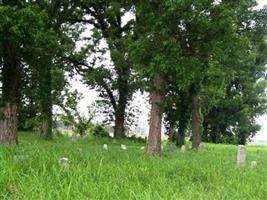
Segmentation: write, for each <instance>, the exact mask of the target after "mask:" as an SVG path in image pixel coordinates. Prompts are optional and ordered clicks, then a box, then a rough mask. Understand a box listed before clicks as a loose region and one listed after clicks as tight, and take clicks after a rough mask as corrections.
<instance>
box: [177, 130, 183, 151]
mask: <svg viewBox="0 0 267 200" xmlns="http://www.w3.org/2000/svg"><path fill="white" fill-rule="evenodd" d="M176 145H177V146H178V147H179V148H181V147H182V146H183V145H185V135H184V133H180V132H178V134H177V138H176Z"/></svg>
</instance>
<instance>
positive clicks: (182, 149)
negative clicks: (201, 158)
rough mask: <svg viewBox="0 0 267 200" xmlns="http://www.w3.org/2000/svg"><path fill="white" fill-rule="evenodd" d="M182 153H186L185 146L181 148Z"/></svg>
mask: <svg viewBox="0 0 267 200" xmlns="http://www.w3.org/2000/svg"><path fill="white" fill-rule="evenodd" d="M181 152H182V153H184V152H185V145H183V146H182V147H181Z"/></svg>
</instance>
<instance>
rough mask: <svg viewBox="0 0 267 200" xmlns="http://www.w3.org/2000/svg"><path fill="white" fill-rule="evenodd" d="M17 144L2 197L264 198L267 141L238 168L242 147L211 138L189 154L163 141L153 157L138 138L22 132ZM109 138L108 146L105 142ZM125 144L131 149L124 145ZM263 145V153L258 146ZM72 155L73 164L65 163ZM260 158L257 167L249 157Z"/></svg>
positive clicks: (3, 150)
mask: <svg viewBox="0 0 267 200" xmlns="http://www.w3.org/2000/svg"><path fill="white" fill-rule="evenodd" d="M19 140H20V144H19V145H18V146H12V147H8V146H2V147H0V170H1V171H0V199H1V200H4V199H11V200H13V199H27V200H31V199H34V200H50V199H51V200H52V199H53V200H56V199H62V200H63V199H64V200H68V199H69V200H76V199H77V200H79V199H82V200H84V199H118V200H126V199H142V200H143V199H151V200H154V199H168V200H171V199H173V200H176V199H205V200H208V199H212V200H214V199H234V200H237V199H242V200H244V199H266V197H267V167H266V166H267V148H266V147H264V146H249V147H248V152H247V153H248V155H247V165H246V166H244V167H242V168H236V166H235V159H236V146H232V145H212V144H206V145H205V149H204V150H203V151H202V152H198V153H196V152H194V151H189V150H187V151H186V152H185V153H184V154H183V153H181V152H180V151H178V149H177V150H175V151H174V152H170V151H168V148H165V151H164V152H163V155H162V156H161V157H160V158H158V157H151V158H148V157H147V156H146V155H144V153H143V150H141V149H140V147H141V146H143V145H144V144H142V143H136V142H133V141H126V140H123V141H118V140H117V141H110V140H108V139H98V140H97V139H95V138H86V139H79V140H78V141H77V142H75V143H74V142H71V140H70V139H69V138H66V137H59V138H55V139H54V140H53V141H49V142H47V141H42V140H41V139H39V138H38V136H37V135H36V134H33V133H20V135H19ZM104 143H107V144H108V147H109V150H108V151H106V150H104V149H103V144H104ZM122 143H123V144H126V145H127V146H128V150H127V151H124V150H122V149H121V148H120V144H122ZM258 149H260V152H259V153H257V150H258ZM61 157H67V158H69V160H70V167H69V170H65V169H64V168H62V167H61V165H60V164H59V162H58V161H59V159H60V158H61ZM252 160H256V161H257V163H258V165H257V167H256V168H255V169H252V168H250V162H251V161H252Z"/></svg>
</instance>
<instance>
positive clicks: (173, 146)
mask: <svg viewBox="0 0 267 200" xmlns="http://www.w3.org/2000/svg"><path fill="white" fill-rule="evenodd" d="M174 150H175V145H174V144H173V143H171V144H169V151H171V152H173V151H174Z"/></svg>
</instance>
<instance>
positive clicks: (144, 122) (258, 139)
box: [71, 0, 267, 144]
mask: <svg viewBox="0 0 267 200" xmlns="http://www.w3.org/2000/svg"><path fill="white" fill-rule="evenodd" d="M257 2H258V8H261V7H263V6H264V5H267V0H258V1H257ZM79 79H80V77H78V76H77V77H75V79H73V80H71V85H72V89H77V90H78V91H79V92H80V93H82V94H83V97H84V98H83V99H82V100H81V101H80V102H79V110H80V112H82V113H84V114H86V111H87V106H89V105H91V104H92V103H94V102H95V100H97V99H98V93H97V92H96V91H95V90H91V89H89V88H88V87H86V86H85V85H84V84H82V82H81V81H80V80H79ZM133 99H134V101H133V103H134V104H135V105H138V106H139V109H140V110H141V113H140V114H139V118H137V120H136V121H137V124H138V126H137V128H135V130H133V131H136V132H138V134H140V135H144V134H145V133H148V115H149V109H150V106H149V104H148V102H147V100H148V97H147V95H141V94H140V93H136V94H135V95H134V98H133ZM96 120H97V121H101V117H98V118H97V119H96ZM257 121H258V123H259V124H260V125H261V126H262V129H261V130H260V131H259V132H258V133H257V134H256V135H255V137H254V138H253V139H252V140H253V142H254V143H258V144H267V115H263V116H261V117H259V118H258V119H257Z"/></svg>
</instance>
